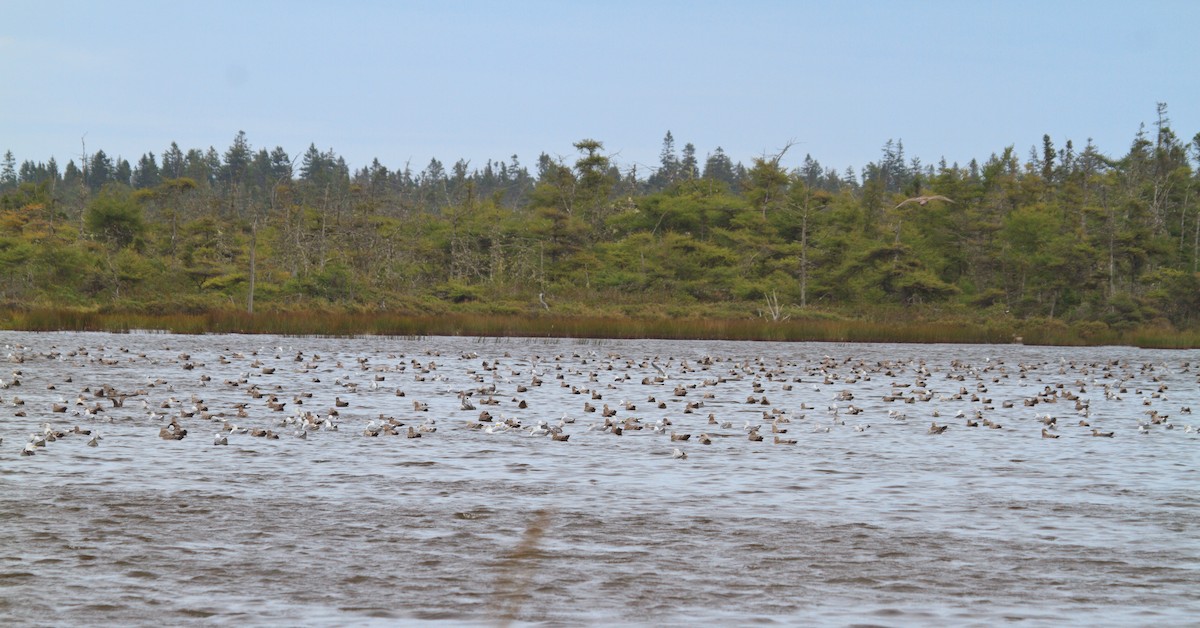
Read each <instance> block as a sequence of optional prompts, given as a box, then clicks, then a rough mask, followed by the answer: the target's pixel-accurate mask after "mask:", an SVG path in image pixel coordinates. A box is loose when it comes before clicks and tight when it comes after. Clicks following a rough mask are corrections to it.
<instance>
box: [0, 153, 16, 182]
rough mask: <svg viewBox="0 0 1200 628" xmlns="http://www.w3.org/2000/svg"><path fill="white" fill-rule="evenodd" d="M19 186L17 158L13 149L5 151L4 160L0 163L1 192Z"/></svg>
mask: <svg viewBox="0 0 1200 628" xmlns="http://www.w3.org/2000/svg"><path fill="white" fill-rule="evenodd" d="M15 187H17V160H16V158H15V157H13V152H12V151H11V150H9V151H5V152H4V162H3V163H2V164H0V192H2V191H4V190H11V189H13V188H15Z"/></svg>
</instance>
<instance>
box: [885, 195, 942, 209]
mask: <svg viewBox="0 0 1200 628" xmlns="http://www.w3.org/2000/svg"><path fill="white" fill-rule="evenodd" d="M929 201H945V202H947V203H953V202H954V201H952V200H950V199H948V198H946V197H945V196H941V195H934V196H914V197H912V198H910V199H905V200H904V201H901V203H900V204H899V205H897V206H896V209H900V208H901V207H904V206H905V205H908V204H909V203H917V204H920V205H926V204H928V203H929Z"/></svg>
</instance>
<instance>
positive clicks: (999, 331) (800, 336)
mask: <svg viewBox="0 0 1200 628" xmlns="http://www.w3.org/2000/svg"><path fill="white" fill-rule="evenodd" d="M0 329H7V330H20V331H107V332H118V333H123V332H130V331H137V330H153V331H165V332H172V333H180V334H207V333H238V334H277V335H285V336H331V337H348V336H361V335H379V336H409V337H411V336H482V337H506V336H511V337H562V338H620V339H639V338H645V339H649V338H661V339H673V340H763V341H783V342H804V341H809V342H822V341H824V342H898V343H958V344H1013V343H1018V344H1033V345H1071V346H1099V345H1126V346H1137V347H1146V348H1158V349H1186V348H1197V347H1200V334H1198V333H1197V332H1194V331H1191V332H1188V331H1185V332H1179V331H1175V330H1171V329H1161V328H1141V329H1134V330H1128V331H1117V330H1111V329H1107V328H1105V329H1097V328H1096V326H1095V325H1088V324H1085V325H1078V326H1070V325H1066V324H1065V323H1061V322H1057V321H1055V322H1054V324H1047V323H1046V322H1045V321H1030V322H1023V321H1014V322H1010V323H1006V324H989V325H980V324H971V323H964V322H960V321H901V322H879V321H865V320H840V319H828V318H820V319H812V320H805V319H791V320H786V321H767V320H763V319H752V318H747V319H725V318H699V317H696V318H693V317H689V318H670V317H646V318H636V317H620V316H551V315H513V314H465V313H459V314H449V313H448V314H438V315H412V314H400V313H389V312H336V311H334V312H330V311H286V312H262V313H256V314H248V313H245V312H240V311H231V310H213V311H207V312H201V313H141V312H123V311H107V312H99V311H92V310H78V309H68V308H53V309H49V308H47V309H28V310H7V311H0Z"/></svg>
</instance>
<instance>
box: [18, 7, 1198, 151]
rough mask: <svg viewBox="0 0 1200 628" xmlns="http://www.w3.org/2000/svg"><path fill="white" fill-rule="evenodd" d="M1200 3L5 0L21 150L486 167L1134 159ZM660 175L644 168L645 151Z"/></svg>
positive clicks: (1185, 129) (1184, 92)
mask: <svg viewBox="0 0 1200 628" xmlns="http://www.w3.org/2000/svg"><path fill="white" fill-rule="evenodd" d="M1197 25H1200V2H1195V1H1193V0H1179V1H1160V2H1153V1H1151V2H1132V1H1122V2H1116V1H1103V0H1088V1H1078V2H1076V1H1071V2H1066V1H1062V2H1054V1H1049V0H1041V1H1022V0H1015V1H1008V2H999V1H996V2H971V1H964V0H956V1H945V2H939V1H929V2H917V1H896V2H865V1H862V2H800V1H795V2H784V1H778V2H769V1H755V0H742V1H739V2H732V1H730V2H704V1H696V2H666V1H664V2H654V1H649V0H642V1H625V0H613V1H608V2H581V1H577V2H569V1H565V0H559V1H547V2H526V1H518V0H510V1H508V2H472V1H457V2H455V1H444V2H402V1H372V2H367V1H359V2H356V1H354V0H340V1H339V2H336V3H335V2H331V1H324V2H311V1H291V2H267V1H258V2H256V1H252V0H251V1H247V0H242V1H237V2H224V1H204V2H169V1H165V0H164V1H162V2H135V1H129V0H117V1H112V0H110V1H106V2H92V1H81V2H55V1H54V0H32V1H13V0H0V151H3V150H12V151H13V153H14V154H15V156H16V158H17V160H18V162H20V161H24V160H27V159H28V160H32V161H45V160H47V159H49V158H50V157H51V156H53V157H55V158H56V159H57V160H58V162H59V164H60V166H65V164H66V162H67V161H68V160H69V159H72V158H75V159H78V155H79V154H80V152H81V147H80V138H81V137H83V136H84V135H85V134H86V141H87V149H88V150H89V151H95V150H97V149H103V150H104V151H105V152H106V153H108V154H109V156H113V157H115V156H117V155H120V156H122V157H125V158H126V159H129V160H130V161H131V162H136V160H137V158H138V157H139V156H140V155H141V154H142V153H145V152H148V151H152V152H154V153H155V154H156V155H161V154H162V152H163V149H165V148H166V147H167V146H169V144H170V142H172V141H176V142H178V143H179V145H180V146H181V147H182V148H183V149H184V150H187V149H188V148H204V149H206V148H208V147H209V146H213V147H215V148H216V149H217V150H218V151H220V152H224V151H225V149H226V148H227V147H228V146H229V145H230V143H231V142H232V140H233V137H234V136H235V135H236V134H237V132H238V131H239V130H244V131H245V132H246V134H247V137H248V139H249V140H250V143H251V145H252V147H253V148H255V149H257V148H268V149H270V148H273V147H275V146H276V145H279V146H283V147H284V148H285V149H286V150H287V151H288V152H289V153H291V154H292V155H296V154H298V153H301V152H303V151H304V150H305V149H306V148H307V147H308V145H309V144H310V143H315V144H316V145H317V147H318V148H321V149H323V150H324V149H333V150H334V151H335V152H337V153H338V154H340V155H342V156H343V157H345V158H346V160H347V162H349V164H350V166H351V167H352V168H358V167H361V166H364V165H367V164H368V163H369V162H370V160H371V159H372V158H376V157H377V158H379V160H380V161H381V162H382V163H383V164H384V165H385V166H388V167H389V168H393V169H396V168H402V167H403V166H404V164H405V163H406V162H409V163H411V165H412V167H413V170H414V171H420V170H421V169H423V168H424V167H425V165H426V164H428V162H429V160H430V158H432V157H437V158H438V159H440V160H442V161H443V162H444V163H445V164H446V165H447V166H449V165H450V164H451V163H453V162H454V161H456V160H457V159H459V158H465V159H468V160H470V162H471V165H472V167H482V166H483V164H484V162H485V161H486V160H487V159H489V158H491V159H498V160H507V159H508V157H509V156H510V155H512V154H514V153H515V154H517V155H518V156H519V158H520V160H521V162H522V163H523V164H525V165H526V166H529V167H530V168H531V169H532V167H533V165H534V163H535V161H536V159H537V156H538V154H539V153H541V152H546V153H549V154H550V155H552V156H562V157H564V158H566V159H567V160H568V161H572V162H573V161H574V156H575V151H574V149H573V148H572V146H571V145H572V143H573V142H575V141H577V140H580V139H583V138H594V139H597V140H600V141H602V142H603V143H604V146H605V150H606V152H608V153H609V154H610V155H612V156H613V157H614V159H615V160H616V161H618V162H619V163H620V164H622V165H624V166H626V167H628V166H631V165H633V164H635V163H637V164H642V165H644V166H654V165H656V164H657V163H658V155H659V151H660V149H661V146H662V138H663V135H664V134H665V133H666V131H668V130H670V131H671V132H672V134H673V135H674V137H675V139H676V143H677V146H678V147H679V148H682V146H683V145H684V143H687V142H691V143H693V144H694V145H695V147H696V150H697V154H698V156H699V157H700V159H701V160H703V159H704V157H705V155H707V154H708V153H710V152H712V151H713V150H714V149H715V148H717V147H718V146H721V147H723V148H724V149H725V152H726V153H727V154H728V155H729V156H730V157H731V158H732V159H734V160H735V161H742V162H744V163H747V164H749V162H750V160H751V159H753V158H754V157H755V156H759V155H762V154H764V153H773V152H775V151H777V150H778V149H779V148H781V147H782V146H784V145H785V144H786V143H787V142H789V141H790V140H794V141H795V142H796V145H795V147H793V148H792V151H791V152H790V153H789V154H788V159H786V160H785V164H787V165H790V166H794V165H797V164H798V163H799V162H800V160H801V159H802V158H803V156H804V154H805V153H811V154H812V155H813V156H814V157H815V158H817V159H818V160H820V161H821V163H822V164H823V165H825V166H826V167H835V168H837V169H838V170H839V171H840V170H843V169H845V168H846V167H847V166H853V167H854V168H855V170H856V171H857V170H858V169H859V168H861V167H862V166H863V165H865V164H866V163H867V162H868V161H873V160H877V159H878V158H879V156H880V149H881V147H882V146H883V144H884V143H885V142H887V140H889V139H898V140H902V141H903V142H904V147H905V152H906V154H907V155H908V156H909V157H914V156H915V157H920V158H921V159H922V160H923V161H925V162H926V163H929V162H936V161H938V159H939V158H941V157H945V158H946V159H947V160H948V161H951V162H953V161H958V162H961V163H966V162H967V161H969V160H970V159H971V158H973V157H977V158H980V159H985V158H986V157H987V156H988V155H989V154H991V153H993V152H999V151H1001V150H1003V149H1004V147H1005V146H1008V145H1015V146H1016V148H1017V150H1018V152H1019V154H1020V155H1021V156H1022V158H1024V157H1025V155H1026V154H1027V152H1028V149H1029V147H1031V146H1034V145H1040V143H1041V138H1042V134H1043V133H1049V134H1050V135H1051V137H1052V138H1053V139H1054V141H1055V143H1056V145H1058V146H1061V145H1062V144H1063V143H1064V142H1065V140H1067V139H1072V140H1074V141H1075V143H1076V145H1077V146H1080V147H1081V146H1082V145H1083V144H1084V143H1085V142H1086V141H1087V139H1088V138H1089V137H1091V138H1094V140H1095V142H1096V143H1097V144H1098V145H1099V147H1100V149H1101V150H1102V151H1103V152H1105V153H1107V154H1109V155H1114V156H1119V155H1121V154H1123V153H1124V152H1125V151H1126V150H1127V148H1128V146H1129V143H1130V141H1131V140H1132V139H1133V137H1134V134H1135V133H1136V132H1137V129H1138V125H1139V124H1140V123H1143V122H1144V123H1146V124H1147V126H1148V127H1149V126H1150V125H1152V124H1153V122H1154V119H1155V103H1156V102H1159V101H1165V102H1167V103H1168V105H1169V107H1170V111H1169V112H1170V116H1171V122H1172V127H1173V128H1174V130H1175V132H1176V134H1177V135H1179V136H1180V137H1181V138H1182V139H1183V140H1184V141H1187V140H1190V139H1191V138H1192V136H1193V135H1195V134H1196V132H1197V131H1200V71H1198V70H1197V65H1198V64H1200V35H1197V34H1196V28H1197ZM643 172H644V171H643Z"/></svg>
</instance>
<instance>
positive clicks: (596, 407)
mask: <svg viewBox="0 0 1200 628" xmlns="http://www.w3.org/2000/svg"><path fill="white" fill-rule="evenodd" d="M535 349H536V347H535ZM204 353H205V356H204V357H203V359H201V357H200V356H193V355H191V354H190V353H188V352H179V351H176V350H172V349H171V348H170V346H164V347H160V348H157V349H155V350H146V351H142V350H139V349H138V348H136V347H135V348H129V347H123V346H122V347H116V348H109V347H105V346H103V345H100V346H94V347H87V346H81V347H72V348H61V347H57V346H51V347H50V348H48V349H45V350H39V351H35V350H32V349H30V348H29V347H26V346H22V345H10V346H9V347H7V359H8V361H9V362H10V363H11V364H12V366H13V369H12V372H11V374H10V376H9V377H7V378H0V406H3V407H5V408H6V413H7V415H8V416H7V418H6V420H5V421H4V422H0V430H2V429H3V428H4V426H5V423H7V424H8V426H10V427H11V426H12V425H14V424H15V425H23V426H30V425H40V426H41V427H40V428H35V429H34V431H33V432H32V433H30V434H29V437H28V439H27V440H26V442H25V443H24V444H23V445H22V446H21V448H20V450H19V451H20V454H21V455H22V456H33V455H36V454H38V453H41V452H43V451H46V450H48V448H49V447H50V444H51V443H57V442H60V441H70V440H75V439H78V440H83V439H85V438H86V439H87V440H86V443H87V445H88V446H91V447H97V446H99V444H100V442H101V435H100V430H101V428H102V427H103V425H104V424H106V423H109V424H111V423H116V422H121V423H127V424H132V425H134V426H137V427H138V428H139V431H137V432H136V433H137V434H143V433H144V434H145V435H147V436H153V434H155V433H157V435H158V437H159V438H160V439H162V440H164V441H180V440H184V439H185V438H188V437H189V435H190V434H193V433H202V434H212V435H213V438H212V441H211V442H212V445H213V446H224V445H228V444H229V443H230V442H237V440H238V439H256V438H257V439H263V440H279V439H281V438H282V439H303V440H309V438H310V435H317V434H329V433H340V434H343V435H346V434H349V435H350V436H353V437H363V438H381V437H388V436H404V437H406V438H421V437H422V436H427V435H431V434H434V433H437V435H438V437H459V436H465V435H466V434H477V435H479V436H476V437H477V438H486V437H496V436H498V435H507V436H509V437H513V436H521V437H526V438H544V439H545V440H546V441H547V442H556V443H568V442H571V441H570V439H571V437H572V436H576V435H586V436H585V437H586V438H589V439H590V438H609V437H613V438H617V437H630V436H634V435H638V436H647V437H651V438H661V439H662V442H663V443H664V446H663V447H664V449H663V452H664V453H666V448H669V449H670V454H671V456H672V457H674V458H676V459H681V460H682V459H687V458H688V448H691V450H692V451H693V453H694V452H695V451H696V448H697V447H704V446H708V445H712V444H713V442H714V441H715V440H717V439H730V438H731V437H732V438H735V439H736V438H740V439H742V440H744V441H746V442H749V443H751V445H748V446H769V445H781V446H789V445H790V446H794V445H797V444H800V443H802V442H805V440H806V439H802V438H800V437H799V434H801V433H812V434H826V433H830V432H834V431H843V430H844V431H846V432H847V433H851V432H852V433H860V434H865V433H867V432H868V430H873V431H874V430H877V429H878V428H879V427H882V426H887V428H888V429H889V430H890V429H904V430H905V431H906V432H909V433H911V432H913V431H914V430H917V429H919V430H922V431H923V432H924V433H925V434H929V435H931V436H938V435H941V436H942V437H952V435H953V433H954V432H957V431H958V430H976V429H978V430H997V431H1000V432H1001V433H1014V432H1015V433H1017V434H1029V435H1036V434H1037V432H1038V431H1040V434H1041V437H1042V438H1048V439H1057V438H1060V437H1061V436H1067V435H1069V436H1071V437H1075V436H1087V437H1108V438H1112V437H1114V436H1116V435H1118V434H1121V435H1124V434H1140V435H1148V434H1151V433H1152V432H1155V431H1169V430H1174V429H1175V428H1176V424H1175V423H1174V422H1173V421H1172V415H1173V414H1175V413H1178V414H1179V415H1189V414H1190V413H1191V409H1190V408H1189V407H1187V406H1174V407H1172V406H1171V403H1170V401H1169V390H1168V384H1167V383H1165V381H1166V379H1167V378H1165V377H1164V376H1165V375H1168V374H1169V375H1171V376H1172V377H1174V378H1176V380H1178V379H1179V378H1181V377H1182V378H1183V379H1184V380H1191V381H1189V382H1188V383H1192V382H1194V381H1195V376H1193V375H1192V374H1191V364H1190V363H1189V362H1186V361H1180V362H1179V363H1177V364H1174V365H1171V364H1165V363H1158V364H1151V363H1143V364H1134V363H1130V362H1128V361H1121V360H1109V361H1096V362H1087V363H1075V362H1070V361H1067V360H1065V359H1063V360H1059V361H1047V362H1037V363H1023V362H1015V363H1006V362H1005V361H1003V360H993V359H987V360H985V361H984V362H983V363H982V364H971V363H968V362H965V361H961V360H952V361H950V362H949V363H947V364H929V363H926V362H925V361H922V360H919V359H907V360H895V361H867V360H864V359H856V358H853V357H844V358H835V357H832V356H829V355H823V356H821V357H820V358H815V357H814V358H808V359H805V358H798V359H795V360H787V359H784V358H780V357H775V358H764V357H758V358H745V357H741V358H733V357H713V356H710V355H698V356H689V357H676V356H662V355H658V356H638V357H631V356H624V355H619V354H617V353H611V352H610V353H606V354H600V353H597V352H596V351H567V352H562V353H557V354H554V355H547V356H541V355H535V354H532V353H531V354H530V355H526V356H518V357H514V356H513V355H512V354H511V353H510V352H500V353H498V354H497V355H496V356H494V357H488V356H484V357H481V356H480V355H479V354H477V353H476V352H474V351H469V352H462V353H458V354H456V355H450V356H446V357H443V356H442V354H441V352H440V351H438V350H434V349H427V350H419V351H418V352H415V353H410V354H405V353H399V352H396V353H378V354H374V355H369V356H352V355H342V354H336V353H335V354H334V355H322V354H320V353H317V352H306V351H304V350H285V349H284V348H282V347H278V348H273V349H259V350H253V351H244V352H243V351H237V350H234V349H225V350H215V349H214V350H207V351H205V352H204ZM148 373H149V375H147V374H148ZM995 385H1001V387H1002V388H1003V389H1004V390H1005V391H1007V393H1006V394H1007V395H1008V396H1006V397H1005V398H999V399H994V398H993V397H992V396H991V393H989V388H990V387H992V386H995ZM26 391H28V392H26ZM1014 391H1016V394H1013V393H1014ZM22 392H26V396H27V397H28V398H23V397H22V396H21V394H20V393H22ZM635 395H636V397H635ZM330 397H332V399H330ZM613 399H621V400H620V401H610V400H613ZM1134 408H1136V409H1137V411H1136V413H1135V412H1134V410H1133V409H1134ZM1101 409H1103V410H1104V411H1098V410H1101ZM22 421H23V422H22ZM926 422H928V427H926V426H925V424H926ZM873 424H874V425H875V426H876V428H872V425H873ZM142 426H144V428H145V429H144V431H142V430H140V428H141V427H142ZM439 428H440V429H441V431H439ZM26 429H28V428H26ZM339 430H340V432H339ZM1179 432H1181V433H1187V434H1195V433H1196V428H1195V427H1194V426H1192V425H1183V426H1182V427H1181V428H1180V430H1179ZM2 435H3V432H0V444H2V443H3V438H2ZM341 437H343V438H344V437H345V436H341ZM814 438H815V437H814ZM231 439H233V440H232V441H231ZM578 440H579V439H578V438H577V439H576V441H575V442H578ZM726 442H733V441H730V440H726ZM563 446H569V445H563Z"/></svg>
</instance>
